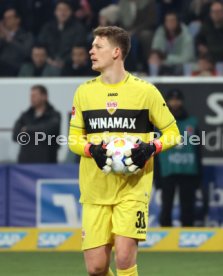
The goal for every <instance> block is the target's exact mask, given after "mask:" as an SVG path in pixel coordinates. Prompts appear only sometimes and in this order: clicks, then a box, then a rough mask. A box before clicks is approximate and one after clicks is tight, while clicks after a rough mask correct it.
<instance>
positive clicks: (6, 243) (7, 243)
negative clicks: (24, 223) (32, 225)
mask: <svg viewBox="0 0 223 276" xmlns="http://www.w3.org/2000/svg"><path fill="white" fill-rule="evenodd" d="M26 235H27V233H26V232H4V233H0V248H11V247H12V246H13V245H15V244H16V243H18V242H19V241H21V240H22V239H23V238H24V237H25V236H26Z"/></svg>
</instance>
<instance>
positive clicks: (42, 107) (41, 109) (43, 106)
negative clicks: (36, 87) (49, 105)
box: [35, 104, 46, 113]
mask: <svg viewBox="0 0 223 276" xmlns="http://www.w3.org/2000/svg"><path fill="white" fill-rule="evenodd" d="M45 110H46V104H43V105H40V106H37V107H36V108H35V112H36V113H44V111H45Z"/></svg>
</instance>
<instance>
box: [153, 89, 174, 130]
mask: <svg viewBox="0 0 223 276" xmlns="http://www.w3.org/2000/svg"><path fill="white" fill-rule="evenodd" d="M151 93H152V95H151V96H152V98H153V100H152V104H151V106H150V109H149V119H150V121H151V122H152V124H153V125H154V126H155V127H156V128H158V129H159V130H160V131H162V130H163V129H165V128H167V127H169V126H170V125H171V124H173V123H175V118H174V117H173V115H172V113H171V112H170V110H169V108H168V106H167V104H166V102H165V100H164V99H163V97H162V95H161V93H160V92H159V90H158V89H157V88H156V87H155V86H152V89H151Z"/></svg>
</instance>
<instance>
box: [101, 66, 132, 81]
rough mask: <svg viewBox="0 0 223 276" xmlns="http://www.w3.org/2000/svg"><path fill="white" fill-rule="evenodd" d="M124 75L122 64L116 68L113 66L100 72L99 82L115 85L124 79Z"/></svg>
mask: <svg viewBox="0 0 223 276" xmlns="http://www.w3.org/2000/svg"><path fill="white" fill-rule="evenodd" d="M126 74H127V73H126V71H125V68H124V64H122V65H121V66H117V67H116V66H113V67H111V68H108V69H106V70H105V71H103V72H101V80H102V81H103V82H104V83H108V84H115V83H118V82H121V81H123V80H124V79H125V77H126Z"/></svg>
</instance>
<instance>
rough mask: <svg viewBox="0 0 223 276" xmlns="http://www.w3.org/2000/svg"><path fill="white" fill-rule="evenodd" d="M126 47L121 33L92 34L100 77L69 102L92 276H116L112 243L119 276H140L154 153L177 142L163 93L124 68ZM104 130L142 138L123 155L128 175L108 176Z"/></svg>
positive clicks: (106, 29) (125, 36) (110, 30)
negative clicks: (158, 133) (140, 249)
mask: <svg viewBox="0 0 223 276" xmlns="http://www.w3.org/2000/svg"><path fill="white" fill-rule="evenodd" d="M129 50H130V38H129V35H128V33H127V32H126V31H125V30H123V29H121V28H118V27H115V26H109V27H98V28H97V29H95V30H94V41H93V43H92V48H91V50H90V52H89V53H90V57H91V61H92V69H93V70H95V71H98V72H100V76H98V77H97V78H95V79H92V80H90V81H87V82H86V83H84V84H82V85H80V86H79V87H78V89H77V91H76V93H75V95H74V101H73V108H72V118H71V121H70V133H69V147H70V149H71V151H73V152H74V153H76V154H79V155H81V162H80V191H81V198H80V202H81V203H82V205H83V217H82V240H83V242H82V249H83V251H84V257H85V263H86V268H87V271H88V274H89V275H92V276H93V275H94V276H97V275H98V276H105V275H106V276H109V275H110V276H112V275H114V274H113V272H112V271H111V269H110V268H109V264H110V255H111V248H112V246H113V245H114V249H115V262H116V269H117V275H118V276H122V275H125V276H135V275H138V272H137V263H136V257H137V247H138V242H139V241H143V240H145V239H146V233H147V226H148V204H149V200H150V194H151V189H152V179H153V155H154V154H158V153H159V152H160V151H162V150H166V149H168V148H170V147H173V146H174V145H176V144H177V143H179V138H180V134H179V131H178V128H177V126H176V122H175V119H174V117H173V116H172V114H171V113H170V111H169V109H168V107H167V105H166V103H165V101H164V99H163V98H162V96H161V94H160V92H159V91H158V90H157V89H156V88H155V87H154V86H153V85H152V84H150V83H147V82H145V81H143V80H141V79H139V78H137V77H135V76H133V75H131V74H130V73H128V72H126V71H125V68H124V60H125V58H126V56H127V54H128V52H129ZM154 126H155V127H156V128H158V129H159V130H160V131H161V132H162V136H161V137H160V138H159V139H154ZM105 133H106V137H107V136H120V137H123V136H124V135H126V134H127V135H131V136H132V137H135V138H136V137H139V138H140V139H138V140H137V141H136V143H137V145H136V147H135V148H134V149H132V150H131V151H129V152H126V156H127V159H126V165H127V166H128V169H129V171H130V172H132V173H133V174H131V175H118V174H117V175H116V174H114V173H112V172H110V170H111V162H112V161H111V158H110V156H111V152H109V151H108V150H106V148H105V145H104V142H103V138H104V136H105ZM105 140H106V139H105ZM135 140H136V139H135ZM109 172H110V173H109Z"/></svg>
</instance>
